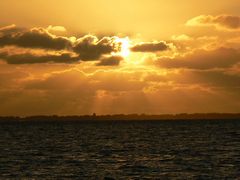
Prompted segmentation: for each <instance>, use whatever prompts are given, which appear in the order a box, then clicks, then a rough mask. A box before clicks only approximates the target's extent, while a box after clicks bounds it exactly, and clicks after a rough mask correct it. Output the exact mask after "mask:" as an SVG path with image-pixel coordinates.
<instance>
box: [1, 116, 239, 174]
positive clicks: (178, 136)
mask: <svg viewBox="0 0 240 180" xmlns="http://www.w3.org/2000/svg"><path fill="white" fill-rule="evenodd" d="M0 152H1V153H0V179H11V178H12V179H15V178H18V179H59V178H62V179H79V178H80V179H104V178H105V179H107V178H113V179H168V178H169V179H173V178H174V179H186V178H188V179H212V178H214V179H224V178H229V179H236V178H238V177H240V121H222V120H221V121H213V120H212V121H143V122H130V121H129V122H120V121H117V122H21V123H19V122H11V123H6V122H5V123H3V122H2V123H0Z"/></svg>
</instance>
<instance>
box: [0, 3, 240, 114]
mask: <svg viewBox="0 0 240 180" xmlns="http://www.w3.org/2000/svg"><path fill="white" fill-rule="evenodd" d="M239 9H240V3H239V0H222V1H217V0H210V1H209V0H202V1H195V0H182V1H179V0H169V1H162V0H141V1H139V0H121V1H118V0H111V1H109V0H68V1H66V0H51V1H48V0H41V1H40V0H31V1H29V0H21V1H19V0H1V2H0V116H31V115H85V114H93V113H97V114H133V113H138V114H142V113H144V114H169V113H171V114H175V113H212V112H217V113H239V112H240V93H239V92H240V11H239Z"/></svg>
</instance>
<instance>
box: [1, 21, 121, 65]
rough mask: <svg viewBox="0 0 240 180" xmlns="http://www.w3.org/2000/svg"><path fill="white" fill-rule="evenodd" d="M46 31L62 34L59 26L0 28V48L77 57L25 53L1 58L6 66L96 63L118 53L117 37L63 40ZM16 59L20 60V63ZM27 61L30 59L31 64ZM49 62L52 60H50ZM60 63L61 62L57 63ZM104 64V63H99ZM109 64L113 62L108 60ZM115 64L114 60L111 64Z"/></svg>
mask: <svg viewBox="0 0 240 180" xmlns="http://www.w3.org/2000/svg"><path fill="white" fill-rule="evenodd" d="M50 31H51V32H52V31H54V32H64V31H66V29H65V28H64V27H62V26H49V27H48V28H46V29H44V28H32V29H30V30H25V29H18V28H17V27H16V26H15V25H10V26H6V27H3V28H1V29H0V47H2V48H4V47H6V46H14V47H19V48H25V49H30V50H31V49H41V50H45V51H46V54H47V51H49V50H51V51H55V52H56V53H59V52H60V51H65V50H67V51H69V52H71V53H75V54H77V55H78V58H75V57H74V58H72V57H70V56H66V54H65V55H61V56H49V55H46V56H42V57H39V56H32V55H29V54H24V53H22V55H14V56H13V55H12V56H9V55H6V56H3V54H2V58H6V60H7V62H8V63H27V62H29V63H35V62H38V63H40V62H41V63H43V62H66V63H68V62H69V61H68V60H67V59H70V61H71V60H73V61H75V60H76V59H77V60H79V59H80V60H82V61H99V60H101V59H102V58H103V57H104V56H106V55H108V56H109V55H111V54H112V53H116V52H120V51H121V46H122V44H121V42H119V41H117V39H119V38H118V37H115V36H113V37H108V36H105V37H102V38H101V39H99V38H98V37H97V36H94V35H85V36H83V37H81V38H78V39H77V38H76V37H70V38H68V37H64V36H58V35H53V34H51V33H50ZM20 58H24V59H23V60H20ZM29 58H33V60H32V61H31V60H30V59H29ZM51 59H52V60H51ZM61 60H63V61H61ZM103 61H104V62H103V63H104V64H106V62H107V60H103ZM112 63H113V60H112ZM115 63H117V61H115Z"/></svg>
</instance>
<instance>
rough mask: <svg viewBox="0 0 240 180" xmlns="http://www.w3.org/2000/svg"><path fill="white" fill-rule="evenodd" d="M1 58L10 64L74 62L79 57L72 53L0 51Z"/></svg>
mask: <svg viewBox="0 0 240 180" xmlns="http://www.w3.org/2000/svg"><path fill="white" fill-rule="evenodd" d="M0 59H3V60H4V61H6V62H7V63H8V64H37V63H73V62H78V61H79V58H78V57H76V56H73V55H72V54H70V53H63V54H60V55H34V54H30V53H25V54H14V55H10V54H8V53H6V52H2V53H0Z"/></svg>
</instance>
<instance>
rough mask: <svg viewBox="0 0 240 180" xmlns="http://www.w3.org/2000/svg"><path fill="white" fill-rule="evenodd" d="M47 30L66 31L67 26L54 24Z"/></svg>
mask: <svg viewBox="0 0 240 180" xmlns="http://www.w3.org/2000/svg"><path fill="white" fill-rule="evenodd" d="M47 30H48V31H49V32H51V31H52V32H66V31H67V30H66V28H65V27H63V26H52V25H50V26H48V27H47Z"/></svg>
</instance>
